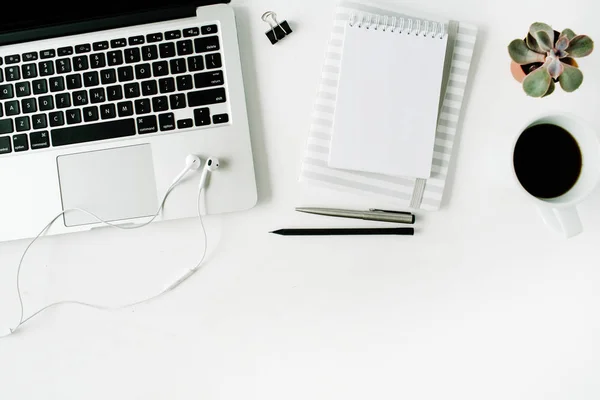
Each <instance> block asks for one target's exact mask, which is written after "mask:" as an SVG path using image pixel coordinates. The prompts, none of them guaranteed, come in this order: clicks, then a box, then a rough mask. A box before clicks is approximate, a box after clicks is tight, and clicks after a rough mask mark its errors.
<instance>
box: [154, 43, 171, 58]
mask: <svg viewBox="0 0 600 400" xmlns="http://www.w3.org/2000/svg"><path fill="white" fill-rule="evenodd" d="M158 50H159V51H160V58H170V57H175V44H174V43H161V45H160V46H158Z"/></svg>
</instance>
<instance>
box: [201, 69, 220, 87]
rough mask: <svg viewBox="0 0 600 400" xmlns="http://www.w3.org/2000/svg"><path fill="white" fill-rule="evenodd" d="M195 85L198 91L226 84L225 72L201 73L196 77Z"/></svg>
mask: <svg viewBox="0 0 600 400" xmlns="http://www.w3.org/2000/svg"><path fill="white" fill-rule="evenodd" d="M194 84H195V86H196V89H201V88H205V87H211V86H221V85H224V84H225V81H224V79H223V71H213V72H201V73H199V74H195V75H194Z"/></svg>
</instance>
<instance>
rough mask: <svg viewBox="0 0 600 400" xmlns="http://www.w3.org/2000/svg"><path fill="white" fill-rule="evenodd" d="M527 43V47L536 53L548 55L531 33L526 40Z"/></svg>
mask: <svg viewBox="0 0 600 400" xmlns="http://www.w3.org/2000/svg"><path fill="white" fill-rule="evenodd" d="M525 42H526V43H527V47H529V48H530V49H531V50H533V51H535V52H536V53H540V54H545V53H546V52H545V51H544V50H542V48H541V47H540V45H539V44H538V42H537V40H535V38H534V37H533V36H531V33H528V34H527V38H525Z"/></svg>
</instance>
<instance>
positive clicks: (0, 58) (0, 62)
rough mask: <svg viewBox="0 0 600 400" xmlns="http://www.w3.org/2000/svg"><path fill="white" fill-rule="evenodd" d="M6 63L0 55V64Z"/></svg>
mask: <svg viewBox="0 0 600 400" xmlns="http://www.w3.org/2000/svg"><path fill="white" fill-rule="evenodd" d="M3 63H4V61H3V60H2V57H0V65H2V64H3Z"/></svg>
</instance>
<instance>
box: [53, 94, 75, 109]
mask: <svg viewBox="0 0 600 400" xmlns="http://www.w3.org/2000/svg"><path fill="white" fill-rule="evenodd" d="M55 100H56V108H69V107H71V95H70V94H69V93H59V94H57V95H56V97H55Z"/></svg>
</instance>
